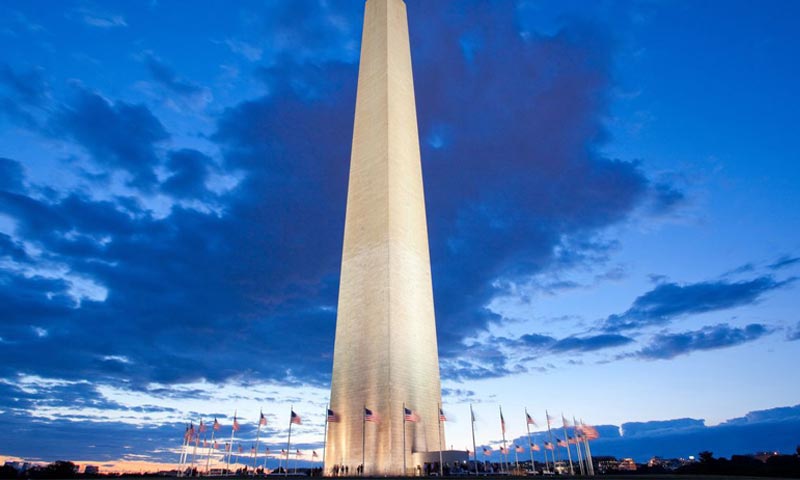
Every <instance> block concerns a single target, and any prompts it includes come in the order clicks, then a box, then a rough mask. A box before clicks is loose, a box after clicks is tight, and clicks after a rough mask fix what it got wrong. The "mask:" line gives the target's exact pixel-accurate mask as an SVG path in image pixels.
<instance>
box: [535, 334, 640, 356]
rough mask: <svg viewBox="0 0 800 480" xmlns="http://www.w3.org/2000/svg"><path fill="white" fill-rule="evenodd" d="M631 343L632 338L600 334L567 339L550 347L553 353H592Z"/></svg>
mask: <svg viewBox="0 0 800 480" xmlns="http://www.w3.org/2000/svg"><path fill="white" fill-rule="evenodd" d="M632 342H633V339H632V338H629V337H625V336H623V335H616V334H602V335H594V336H591V337H584V338H579V337H567V338H564V339H561V340H559V341H557V342H556V343H555V344H553V345H552V346H550V350H552V351H554V352H570V351H577V352H593V351H595V350H602V349H605V348H613V347H620V346H623V345H628V344H630V343H632Z"/></svg>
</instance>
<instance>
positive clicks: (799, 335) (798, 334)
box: [786, 322, 800, 341]
mask: <svg viewBox="0 0 800 480" xmlns="http://www.w3.org/2000/svg"><path fill="white" fill-rule="evenodd" d="M786 338H787V339H788V340H789V341H794V340H800V322H797V325H795V327H794V328H792V329H790V330H789V334H788V335H787V337H786Z"/></svg>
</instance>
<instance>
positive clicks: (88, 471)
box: [83, 465, 100, 475]
mask: <svg viewBox="0 0 800 480" xmlns="http://www.w3.org/2000/svg"><path fill="white" fill-rule="evenodd" d="M83 473H84V474H85V475H97V474H98V473H100V467H98V466H97V465H86V467H85V468H84V469H83Z"/></svg>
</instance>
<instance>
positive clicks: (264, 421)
mask: <svg viewBox="0 0 800 480" xmlns="http://www.w3.org/2000/svg"><path fill="white" fill-rule="evenodd" d="M258 424H259V425H261V426H262V427H263V426H264V425H266V424H267V417H265V416H264V412H261V418H259V419H258Z"/></svg>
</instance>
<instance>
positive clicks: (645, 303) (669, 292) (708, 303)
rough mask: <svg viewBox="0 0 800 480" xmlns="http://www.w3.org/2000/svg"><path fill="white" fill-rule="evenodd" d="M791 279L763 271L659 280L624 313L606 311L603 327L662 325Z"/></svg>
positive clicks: (743, 300) (742, 301) (749, 299)
mask: <svg viewBox="0 0 800 480" xmlns="http://www.w3.org/2000/svg"><path fill="white" fill-rule="evenodd" d="M793 281H794V279H793V278H792V279H789V280H782V281H778V280H775V279H774V278H773V277H772V276H769V275H766V276H761V277H757V278H754V279H752V280H746V281H741V282H728V281H726V280H718V281H710V282H699V283H690V284H677V283H672V282H669V283H661V284H658V285H656V286H655V288H653V289H652V290H650V291H649V292H647V293H645V294H643V295H641V296H639V297H638V298H636V300H634V302H633V305H631V307H630V308H629V309H628V310H627V311H625V312H624V313H622V314H614V315H610V316H609V317H608V318H607V319H606V320H605V325H604V327H605V328H606V329H607V330H609V331H618V330H630V329H636V328H641V327H645V326H648V325H663V324H666V323H668V322H670V321H671V320H673V319H675V318H678V317H681V316H684V315H691V314H698V313H705V312H712V311H716V310H726V309H729V308H734V307H739V306H742V305H749V304H752V303H755V302H757V301H758V300H760V299H761V298H762V297H763V296H764V294H766V293H768V292H770V291H773V290H776V289H779V288H781V287H784V286H786V285H789V284H790V283H792V282H793Z"/></svg>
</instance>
